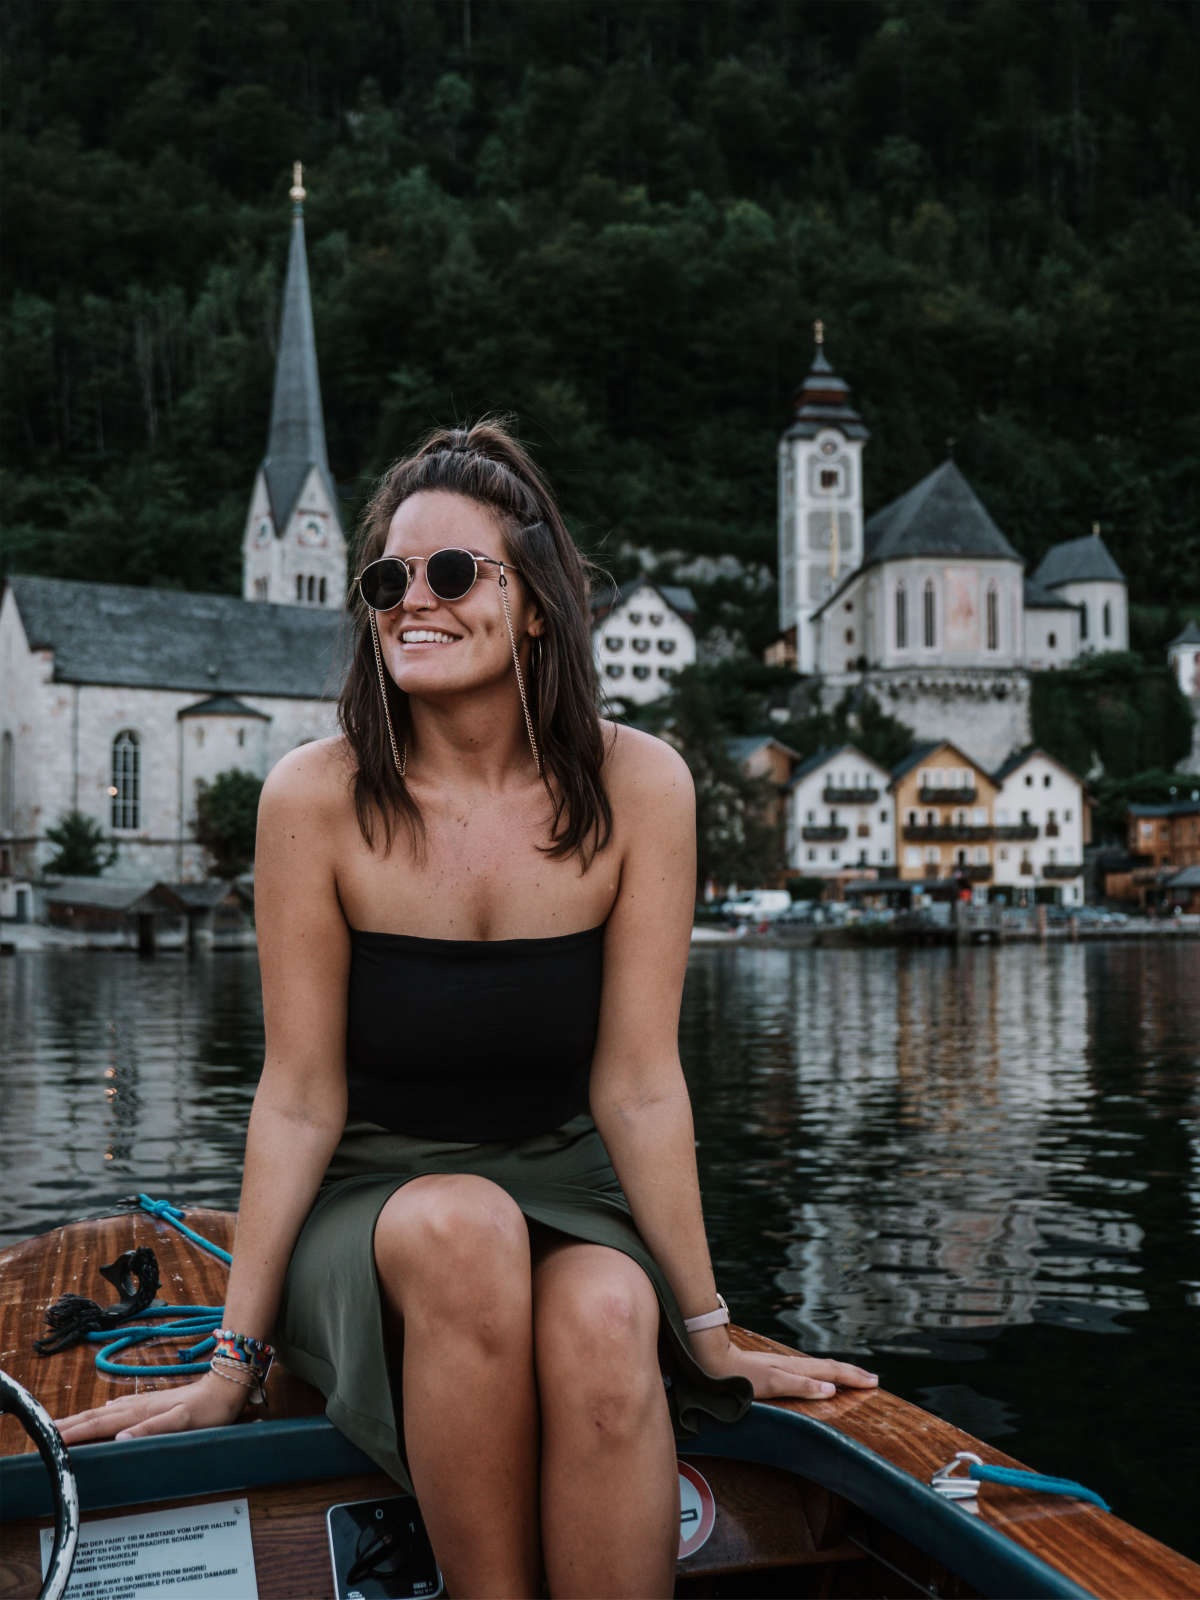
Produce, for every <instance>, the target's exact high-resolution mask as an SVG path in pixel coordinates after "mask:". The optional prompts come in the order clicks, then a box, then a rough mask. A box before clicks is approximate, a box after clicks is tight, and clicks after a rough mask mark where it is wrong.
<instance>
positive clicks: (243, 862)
mask: <svg viewBox="0 0 1200 1600" xmlns="http://www.w3.org/2000/svg"><path fill="white" fill-rule="evenodd" d="M262 783H263V781H262V779H261V778H256V777H255V776H254V774H253V773H252V772H242V771H241V770H240V769H239V768H237V767H233V768H231V769H230V770H229V771H228V772H220V773H218V774H217V776H216V777H215V778H214V779H213V781H212V782H211V783H206V784H201V785H200V790H199V793H198V794H197V796H196V838H197V839H198V840H199V841H200V843H201V844H202V845H203V846H204V848H205V849H206V850H207V851H208V853H209V855H210V856H211V857H212V865H213V872H214V873H215V874H216V876H217V877H218V878H236V877H237V875H238V873H239V872H245V870H246V868H247V867H248V866H250V864H251V862H252V861H253V860H254V831H255V827H256V825H257V823H258V797H259V795H260V794H261V793H262Z"/></svg>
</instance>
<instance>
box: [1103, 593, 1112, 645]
mask: <svg viewBox="0 0 1200 1600" xmlns="http://www.w3.org/2000/svg"><path fill="white" fill-rule="evenodd" d="M1104 637H1105V638H1106V639H1111V638H1112V602H1111V601H1109V600H1106V601H1105V602H1104Z"/></svg>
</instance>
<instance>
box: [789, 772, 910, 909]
mask: <svg viewBox="0 0 1200 1600" xmlns="http://www.w3.org/2000/svg"><path fill="white" fill-rule="evenodd" d="M890 776H891V775H890V774H889V773H888V771H887V769H886V768H885V767H881V766H880V765H879V763H878V762H876V761H872V760H871V758H870V756H867V755H864V754H863V752H862V751H861V750H859V749H857V748H856V747H855V746H854V745H852V744H843V745H837V746H835V747H833V748H831V749H827V750H819V751H817V753H816V754H815V755H812V756H809V757H808V759H807V760H806V761H801V762H800V763H799V765H798V766H797V767H796V768H795V770H794V772H793V773H792V779H791V784H790V788H789V794H788V848H787V859H788V862H789V863H790V864H791V866H792V867H793V869H794V870H795V871H796V872H798V873H800V874H802V875H803V876H804V877H808V878H827V879H831V880H837V879H852V878H856V877H861V876H862V875H863V869H864V868H872V869H879V870H880V871H881V872H883V873H884V874H885V875H889V876H890V875H892V874H893V873H894V872H895V864H896V840H895V823H894V811H893V805H892V797H891V795H890V794H889V793H888V783H889V781H890Z"/></svg>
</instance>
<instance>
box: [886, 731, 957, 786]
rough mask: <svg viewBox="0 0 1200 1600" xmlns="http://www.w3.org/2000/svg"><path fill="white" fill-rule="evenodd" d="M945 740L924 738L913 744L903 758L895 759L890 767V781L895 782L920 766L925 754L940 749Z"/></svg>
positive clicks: (928, 754) (927, 754)
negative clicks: (920, 741)
mask: <svg viewBox="0 0 1200 1600" xmlns="http://www.w3.org/2000/svg"><path fill="white" fill-rule="evenodd" d="M945 742H946V741H945V740H944V739H926V740H925V741H924V742H923V743H922V744H915V745H913V747H912V749H911V750H910V751H909V752H908V754H907V755H906V756H905V757H904V759H903V760H902V761H897V763H896V765H895V766H894V767H893V768H892V782H893V783H895V782H896V780H897V779H898V778H902V777H903V776H904V774H905V773H906V772H911V771H912V769H913V768H914V767H917V766H920V764H921V762H922V761H924V759H925V757H926V756H930V755H932V754H933V752H934V751H935V750H940V749H941V748H942V745H943V744H945Z"/></svg>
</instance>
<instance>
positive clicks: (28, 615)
mask: <svg viewBox="0 0 1200 1600" xmlns="http://www.w3.org/2000/svg"><path fill="white" fill-rule="evenodd" d="M291 198H292V202H293V215H292V225H291V244H290V254H289V257H288V268H287V278H286V281H285V286H284V295H283V312H282V318H281V326H280V336H279V347H278V354H277V361H276V370H275V387H274V395H273V400H272V405H271V420H270V426H269V430H268V436H267V451H266V455H265V456H264V458H263V461H262V464H261V466H260V467H259V470H258V473H257V476H256V478H255V482H254V488H253V491H252V494H251V499H250V509H249V514H248V516H247V520H246V528H245V534H244V539H243V562H244V590H243V593H244V598H243V599H237V598H236V597H234V596H231V595H218V594H184V593H180V592H178V591H174V590H167V589H140V588H131V587H123V586H118V585H112V584H98V583H77V582H73V581H65V580H61V579H57V578H39V577H26V576H19V575H18V576H14V577H10V578H9V579H8V580H7V582H6V583H5V585H4V589H3V598H2V600H0V877H6V876H24V877H31V876H34V875H36V874H37V873H38V872H39V871H40V870H41V869H42V868H43V867H44V865H45V863H46V861H47V860H48V859H49V858H50V857H51V856H52V854H53V846H52V845H51V844H50V843H49V842H48V841H47V839H46V829H47V828H48V827H52V826H53V825H54V824H55V823H57V822H59V821H60V820H61V818H62V817H63V815H64V814H65V813H66V812H68V811H79V812H82V813H83V814H84V815H85V816H87V817H90V818H92V819H93V821H95V822H96V823H98V824H99V825H100V827H101V828H102V830H103V832H104V834H105V836H106V837H108V838H110V839H111V840H112V841H113V843H114V844H115V845H116V847H117V850H118V856H117V860H116V862H115V863H114V864H113V865H112V866H111V867H110V868H109V869H108V872H107V874H106V876H108V877H113V878H115V877H127V878H146V877H158V878H162V879H165V880H173V881H184V880H187V879H190V878H196V877H202V876H203V875H204V870H205V868H204V860H203V852H202V850H201V849H200V847H199V845H198V844H197V843H196V839H195V820H196V797H197V794H198V792H199V789H200V787H201V786H202V785H203V784H205V783H210V782H211V781H212V780H213V779H214V778H215V777H216V776H217V774H218V773H222V772H226V771H228V770H230V769H231V768H235V767H236V768H240V769H242V770H243V771H247V772H251V773H254V774H256V775H257V776H259V777H265V775H266V773H267V772H268V770H269V769H270V767H271V766H272V765H273V764H274V763H275V762H276V761H277V760H278V759H279V758H280V757H281V756H282V755H284V754H286V752H287V751H288V750H290V749H292V748H294V747H295V746H296V745H297V744H301V743H303V742H304V741H305V740H308V739H315V738H322V737H324V736H325V735H327V734H330V733H332V732H333V731H334V728H335V725H336V718H335V702H336V699H337V695H338V692H339V690H340V687H341V680H342V677H343V674H344V670H345V662H346V659H347V651H348V646H349V626H348V613H347V611H346V608H345V597H346V540H345V537H344V535H343V532H342V527H341V521H340V518H339V516H338V508H337V493H336V489H335V486H334V482H333V479H332V477H331V475H330V471H329V462H328V459H327V457H326V451H325V426H324V419H323V415H322V410H321V393H320V383H319V380H318V374H317V353H316V339H315V335H314V330H313V319H312V306H311V299H310V295H309V285H308V268H307V263H306V259H305V245H304V216H303V201H304V190H303V188H302V187H301V183H300V172H299V168H297V171H296V175H295V181H294V184H293V187H292V190H291Z"/></svg>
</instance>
